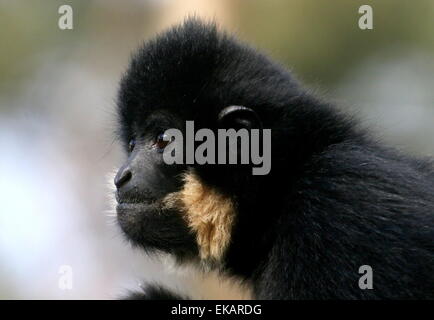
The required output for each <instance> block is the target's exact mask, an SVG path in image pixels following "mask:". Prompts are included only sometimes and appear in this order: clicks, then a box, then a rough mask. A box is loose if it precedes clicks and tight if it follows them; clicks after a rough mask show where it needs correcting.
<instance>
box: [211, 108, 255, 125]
mask: <svg viewBox="0 0 434 320" xmlns="http://www.w3.org/2000/svg"><path fill="white" fill-rule="evenodd" d="M218 123H219V126H221V127H222V128H224V129H229V128H233V129H235V130H238V129H241V128H245V129H248V130H249V129H253V128H255V129H262V121H261V119H260V118H259V116H258V114H257V113H256V112H255V111H253V110H252V109H250V108H247V107H243V106H229V107H226V108H224V109H223V110H222V111H220V113H219V115H218Z"/></svg>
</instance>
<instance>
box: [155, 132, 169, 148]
mask: <svg viewBox="0 0 434 320" xmlns="http://www.w3.org/2000/svg"><path fill="white" fill-rule="evenodd" d="M172 140H173V139H172ZM172 140H170V139H169V137H168V136H167V135H166V134H164V133H160V134H159V135H158V136H157V137H156V138H155V142H154V144H153V147H154V148H156V149H157V150H158V151H159V152H163V150H164V148H165V147H166V146H167V145H168V144H169V143H170V142H172Z"/></svg>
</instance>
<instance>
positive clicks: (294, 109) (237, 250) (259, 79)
mask: <svg viewBox="0 0 434 320" xmlns="http://www.w3.org/2000/svg"><path fill="white" fill-rule="evenodd" d="M231 106H242V107H240V108H233V107H231ZM118 118H119V135H120V137H121V141H122V142H123V145H124V148H125V151H126V153H127V154H128V157H127V160H126V162H125V164H124V165H123V166H122V167H121V168H120V169H119V172H118V173H117V176H116V177H115V185H116V187H117V192H116V198H117V202H118V204H117V208H116V210H117V215H118V222H119V224H120V227H121V229H122V230H123V232H124V233H125V235H126V236H127V238H128V239H130V240H131V241H132V242H133V243H134V244H136V245H138V246H140V247H142V248H143V249H144V250H145V251H147V252H154V251H163V252H165V253H169V254H171V255H172V256H174V257H175V258H176V260H177V262H178V263H180V264H182V263H185V262H188V263H197V265H199V266H203V267H206V268H208V269H213V270H218V272H220V273H222V274H226V275H230V276H233V277H234V278H237V279H240V280H241V281H242V282H243V283H245V284H246V285H248V286H250V288H251V291H252V294H253V296H252V297H253V298H254V299H433V298H434V171H433V166H432V164H431V163H430V162H429V161H428V160H422V159H416V158H413V157H410V156H405V155H401V154H400V153H398V152H397V151H394V150H393V149H390V148H388V147H385V146H383V145H382V144H381V143H379V142H377V140H375V139H374V138H372V137H370V134H369V133H368V132H367V130H365V129H363V128H361V126H360V125H359V124H358V122H357V121H356V120H354V118H352V117H350V116H348V115H345V114H343V113H342V112H341V111H338V110H337V109H336V108H335V107H334V106H333V105H331V104H329V103H327V102H324V101H322V100H321V99H319V98H316V97H315V96H313V95H312V94H311V93H310V92H309V91H308V90H306V89H303V87H301V86H300V85H299V83H297V81H296V80H295V79H294V78H293V76H292V75H291V74H290V73H289V72H288V71H287V70H285V68H283V67H282V66H281V65H279V64H277V63H275V62H272V61H270V60H269V58H267V57H266V56H265V55H263V54H261V53H259V52H257V51H256V50H254V49H252V48H251V47H249V46H248V45H245V44H243V43H240V42H239V41H238V40H236V39H235V38H234V37H233V36H231V35H228V34H226V33H224V32H220V31H219V30H218V28H217V27H216V26H215V24H211V23H209V24H208V23H204V22H201V21H199V20H197V19H187V20H186V21H185V22H184V23H183V24H181V25H179V26H176V27H174V28H172V29H170V30H169V31H167V32H165V33H163V34H161V35H159V36H157V37H156V38H155V39H153V40H150V41H148V42H146V43H145V44H144V45H143V46H142V47H141V48H140V49H139V50H138V51H137V52H136V53H135V55H134V56H133V58H132V61H131V63H130V66H129V68H128V70H127V71H126V73H125V75H124V76H123V78H122V80H121V83H120V90H119V94H118ZM187 120H192V121H194V125H195V128H197V129H199V128H209V129H211V130H213V131H216V130H217V129H219V128H236V129H239V128H264V129H271V159H272V166H271V171H270V172H269V173H268V174H266V175H253V174H251V167H252V164H247V165H246V164H238V165H236V164H235V165H234V164H228V165H220V164H219V165H217V164H201V165H199V164H173V165H168V164H166V163H165V162H164V161H163V152H162V151H163V150H164V148H165V147H166V146H167V145H168V143H171V142H170V141H166V140H165V139H164V132H165V130H167V129H169V128H177V129H179V130H181V132H183V131H184V130H185V122H186V121H187ZM365 265H367V266H369V267H370V268H372V275H373V287H372V288H368V289H364V288H361V287H360V286H359V280H360V278H361V276H362V274H360V273H359V268H360V267H361V266H365ZM130 298H134V299H172V298H173V299H177V298H179V299H181V298H183V297H182V296H178V295H177V294H175V293H172V292H171V291H170V290H168V289H165V288H163V287H161V286H158V285H155V286H154V285H149V286H148V287H147V288H145V289H144V291H143V292H142V293H136V294H133V295H132V296H131V297H130Z"/></svg>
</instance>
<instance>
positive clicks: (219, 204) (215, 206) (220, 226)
mask: <svg viewBox="0 0 434 320" xmlns="http://www.w3.org/2000/svg"><path fill="white" fill-rule="evenodd" d="M165 205H166V206H168V207H176V208H181V211H182V213H183V214H184V217H185V220H186V222H187V224H188V226H189V227H190V228H191V229H192V230H193V231H195V233H196V238H197V244H198V246H199V252H200V258H201V259H203V260H213V261H219V260H220V259H221V257H222V256H223V254H224V252H225V250H226V248H227V246H228V245H229V242H230V239H231V231H232V226H233V223H234V218H235V205H234V202H233V201H232V199H231V198H230V197H229V196H225V195H222V194H221V193H219V192H218V191H217V190H215V189H214V188H212V187H210V186H207V185H205V184H203V183H202V182H201V181H200V179H199V178H198V177H197V176H196V174H194V173H193V172H188V173H187V174H186V175H185V176H184V186H183V188H182V189H181V190H180V191H179V192H175V193H171V194H169V195H168V196H167V197H166V198H165Z"/></svg>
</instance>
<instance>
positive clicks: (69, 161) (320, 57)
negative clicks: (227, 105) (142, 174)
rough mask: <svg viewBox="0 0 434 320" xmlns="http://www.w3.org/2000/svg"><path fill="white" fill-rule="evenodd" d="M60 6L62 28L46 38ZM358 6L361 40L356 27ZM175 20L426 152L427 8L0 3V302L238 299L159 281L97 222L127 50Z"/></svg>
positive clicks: (152, 267) (429, 126)
mask: <svg viewBox="0 0 434 320" xmlns="http://www.w3.org/2000/svg"><path fill="white" fill-rule="evenodd" d="M64 4H67V5H70V6H71V7H72V9H73V30H60V29H59V27H58V20H59V17H60V14H59V13H58V8H59V6H61V5H64ZM364 4H368V5H371V6H372V8H373V13H374V15H373V18H374V29H373V30H361V29H359V27H358V20H359V17H360V16H361V14H359V13H358V9H359V7H360V6H361V5H364ZM188 14H196V15H197V16H200V17H204V18H208V19H215V20H216V21H217V22H218V24H220V25H221V26H222V27H223V28H225V29H227V30H229V31H230V32H232V33H234V34H236V35H238V36H239V37H240V38H242V39H244V40H246V41H248V42H250V43H252V44H253V45H254V46H256V47H258V48H260V49H261V50H263V51H265V52H266V53H268V54H269V55H270V56H272V57H273V58H275V59H277V60H279V61H281V62H282V63H283V64H285V65H286V66H287V67H288V68H290V69H291V70H292V71H293V72H294V73H295V74H296V75H297V76H298V78H299V79H300V80H302V81H303V82H304V83H306V84H307V85H308V86H309V87H311V88H313V89H314V90H315V91H316V92H318V93H319V94H320V95H322V96H323V97H326V98H327V99H329V100H331V101H334V102H336V103H337V104H338V105H339V107H340V108H343V109H346V110H348V111H349V112H355V113H357V114H358V115H359V117H360V118H362V119H364V120H365V122H366V124H367V125H369V126H370V127H371V128H372V130H375V131H377V132H378V135H379V136H380V137H381V138H382V139H383V140H385V141H386V142H388V143H390V144H392V145H394V146H396V147H397V148H399V149H401V150H403V151H406V152H410V153H412V154H417V155H423V156H430V155H431V156H432V155H434V33H433V31H434V1H432V0H418V1H407V0H382V1H367V0H363V1H359V0H353V1H347V0H292V1H283V0H282V1H279V0H270V1H266V0H262V1H259V0H214V1H212V0H210V1H205V0H183V1H175V0H147V1H145V0H130V1H114V0H110V1H108V0H99V1H97V0H94V1H89V0H76V1H66V0H64V1H61V0H58V1H45V0H44V1H42V0H34V1H24V0H0V40H1V42H0V47H1V49H0V298H2V299H24V298H28V299H51V298H53V299H112V298H116V297H119V296H120V295H122V294H123V293H125V292H126V290H127V289H133V288H138V283H139V281H140V280H151V281H152V280H158V281H162V282H164V283H168V284H170V285H171V286H172V287H179V288H183V287H187V288H188V290H190V291H191V292H196V293H197V294H198V295H199V297H203V298H222V297H224V298H232V297H235V298H237V297H240V296H238V295H237V293H236V292H232V291H231V290H230V289H228V288H226V287H225V286H224V284H223V283H221V282H218V281H215V279H212V278H211V279H202V278H200V277H191V276H189V275H187V274H179V275H177V274H168V273H166V272H164V271H163V268H162V267H161V264H160V262H158V260H156V259H150V258H149V257H146V256H145V255H144V254H142V253H141V252H138V251H136V250H133V249H132V248H131V247H130V245H129V244H128V243H127V242H126V241H125V240H124V238H123V236H122V235H121V234H120V232H119V230H118V228H117V226H116V224H115V223H114V218H113V217H112V216H110V214H107V212H110V201H109V198H110V197H109V194H110V192H111V191H110V190H111V189H110V186H109V185H110V184H111V181H110V182H108V181H107V175H108V174H109V173H110V172H112V171H113V169H114V168H115V167H116V166H118V165H119V164H120V161H121V160H122V155H121V153H120V149H119V146H118V145H117V143H116V141H114V135H113V129H114V117H113V116H114V107H115V96H116V90H117V84H118V80H119V78H120V76H121V74H122V72H123V71H124V69H125V68H126V66H127V64H128V61H129V57H130V54H131V51H132V50H134V49H135V48H136V47H137V46H138V45H139V44H140V43H142V42H143V41H144V40H145V39H148V38H149V37H151V36H152V35H153V34H155V33H156V32H160V31H162V30H163V29H164V28H166V27H168V26H170V25H172V24H174V23H177V22H180V21H182V20H183V19H184V17H185V16H186V15H188ZM65 266H66V267H65ZM65 270H66V271H65ZM65 272H67V273H68V274H67V276H68V283H69V284H70V285H67V286H66V287H65V285H62V283H63V282H62V281H63V280H64V279H63V277H65V276H66V274H65ZM199 292H201V293H199Z"/></svg>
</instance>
